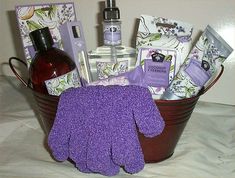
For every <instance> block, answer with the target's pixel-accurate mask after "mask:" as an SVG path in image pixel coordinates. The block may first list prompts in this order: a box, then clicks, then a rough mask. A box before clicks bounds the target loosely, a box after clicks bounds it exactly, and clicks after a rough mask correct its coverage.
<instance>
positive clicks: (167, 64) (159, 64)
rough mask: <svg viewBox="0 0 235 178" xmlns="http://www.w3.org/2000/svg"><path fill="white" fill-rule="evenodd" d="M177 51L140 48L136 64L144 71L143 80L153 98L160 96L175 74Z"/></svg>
mask: <svg viewBox="0 0 235 178" xmlns="http://www.w3.org/2000/svg"><path fill="white" fill-rule="evenodd" d="M176 57H177V52H176V50H174V49H164V48H160V47H146V48H140V49H139V52H138V58H137V63H136V65H137V66H141V67H142V68H143V71H144V78H143V80H144V82H145V83H146V84H147V85H148V88H149V90H150V91H151V93H152V95H153V97H154V98H157V97H160V95H161V94H163V92H164V91H165V89H166V88H167V87H168V85H169V84H170V82H171V81H172V80H173V78H174V76H175V72H176V70H175V66H176V65H175V64H176Z"/></svg>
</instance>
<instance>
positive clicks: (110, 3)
mask: <svg viewBox="0 0 235 178" xmlns="http://www.w3.org/2000/svg"><path fill="white" fill-rule="evenodd" d="M107 7H111V8H112V7H116V2H115V0H107Z"/></svg>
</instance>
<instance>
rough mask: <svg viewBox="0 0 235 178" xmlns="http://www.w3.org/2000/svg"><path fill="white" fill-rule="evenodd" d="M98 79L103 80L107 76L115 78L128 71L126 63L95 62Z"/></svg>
mask: <svg viewBox="0 0 235 178" xmlns="http://www.w3.org/2000/svg"><path fill="white" fill-rule="evenodd" d="M96 68H97V75H98V79H105V78H108V77H109V76H117V75H119V74H122V73H125V72H126V71H127V70H128V61H119V62H117V63H113V62H96Z"/></svg>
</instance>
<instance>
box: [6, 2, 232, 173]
mask: <svg viewBox="0 0 235 178" xmlns="http://www.w3.org/2000/svg"><path fill="white" fill-rule="evenodd" d="M16 14H17V19H18V24H19V29H20V33H21V37H22V42H23V46H24V52H25V58H26V60H21V59H19V58H17V57H11V58H10V59H9V65H10V67H11V69H12V71H13V73H14V74H15V75H16V77H17V78H18V79H19V80H20V81H21V82H22V83H23V84H24V85H25V86H26V87H28V88H30V89H31V92H32V93H33V95H34V98H35V101H36V103H37V105H38V111H39V114H40V116H41V117H40V120H41V122H42V123H43V129H44V131H45V133H46V137H47V138H48V146H49V147H50V150H51V154H52V156H53V157H54V158H55V159H56V160H58V161H65V160H67V159H70V160H72V162H73V163H74V164H75V166H76V167H77V168H78V169H79V170H80V171H81V172H84V173H100V174H102V175H106V176H112V175H116V174H118V172H119V169H120V168H121V167H123V168H124V170H125V171H126V172H128V173H131V174H133V173H137V172H139V171H141V170H142V169H143V167H144V164H145V163H151V162H159V161H162V160H165V159H167V158H169V157H170V156H171V155H172V154H173V153H174V149H175V147H176V145H177V142H178V140H179V139H180V136H181V134H182V132H183V130H184V128H185V126H186V124H187V121H188V120H189V118H190V116H191V114H192V112H193V109H194V107H195V105H196V103H197V101H198V99H199V98H200V96H201V95H203V94H204V93H205V92H207V91H208V90H209V89H210V88H211V87H212V86H213V85H214V84H215V83H216V82H217V80H218V79H219V78H220V76H221V75H222V73H223V70H224V67H223V65H222V63H223V62H224V61H225V60H226V59H227V58H228V56H229V55H230V54H231V52H232V51H233V49H232V48H231V47H230V46H229V45H228V44H227V43H226V42H225V41H224V40H223V39H222V37H221V36H219V34H218V33H217V32H216V31H215V30H214V29H213V28H212V27H211V26H209V25H208V26H207V27H206V28H205V30H204V31H203V33H202V34H201V35H200V37H199V38H198V39H195V41H196V43H195V45H194V46H192V41H193V40H192V34H193V27H192V25H191V24H188V23H186V22H181V21H178V20H172V19H167V18H162V17H155V16H150V15H141V17H140V19H139V21H140V22H139V27H138V32H137V35H136V48H131V47H126V46H123V45H122V43H121V21H120V11H119V9H118V7H117V6H116V3H115V1H114V0H107V3H106V8H105V9H104V11H103V19H104V21H103V39H104V46H101V47H98V48H97V49H95V50H91V51H89V52H88V51H87V48H86V43H85V38H84V33H83V29H82V23H81V22H80V21H79V20H76V16H75V10H74V6H73V3H57V4H56V3H53V4H40V5H31V6H17V7H16ZM13 61H18V62H20V63H22V64H24V65H25V67H26V69H27V70H28V71H29V79H28V80H27V81H26V80H24V79H23V78H22V77H21V76H20V74H19V73H18V72H17V70H16V69H15V67H14V65H13Z"/></svg>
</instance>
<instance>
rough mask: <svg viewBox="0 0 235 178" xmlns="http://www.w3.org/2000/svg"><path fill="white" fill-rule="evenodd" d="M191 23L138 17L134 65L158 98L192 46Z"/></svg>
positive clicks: (152, 17)
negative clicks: (142, 71)
mask: <svg viewBox="0 0 235 178" xmlns="http://www.w3.org/2000/svg"><path fill="white" fill-rule="evenodd" d="M192 32H193V27H192V25H191V24H188V23H185V22H181V21H177V20H172V19H166V18H161V17H154V16H148V15H142V16H141V18H140V23H139V28H138V33H137V37H136V48H137V51H138V57H137V63H136V66H138V65H141V66H142V67H143V70H144V72H145V79H144V80H145V82H146V83H147V84H148V86H149V90H150V91H151V93H152V95H153V97H154V98H159V97H160V95H161V94H163V92H164V91H165V89H166V87H167V86H168V85H169V84H170V82H171V81H172V80H173V78H174V76H175V74H176V73H177V72H178V70H179V68H180V66H181V65H182V63H183V61H184V59H185V58H186V57H187V55H188V53H189V51H190V48H191V46H192V38H191V37H192Z"/></svg>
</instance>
